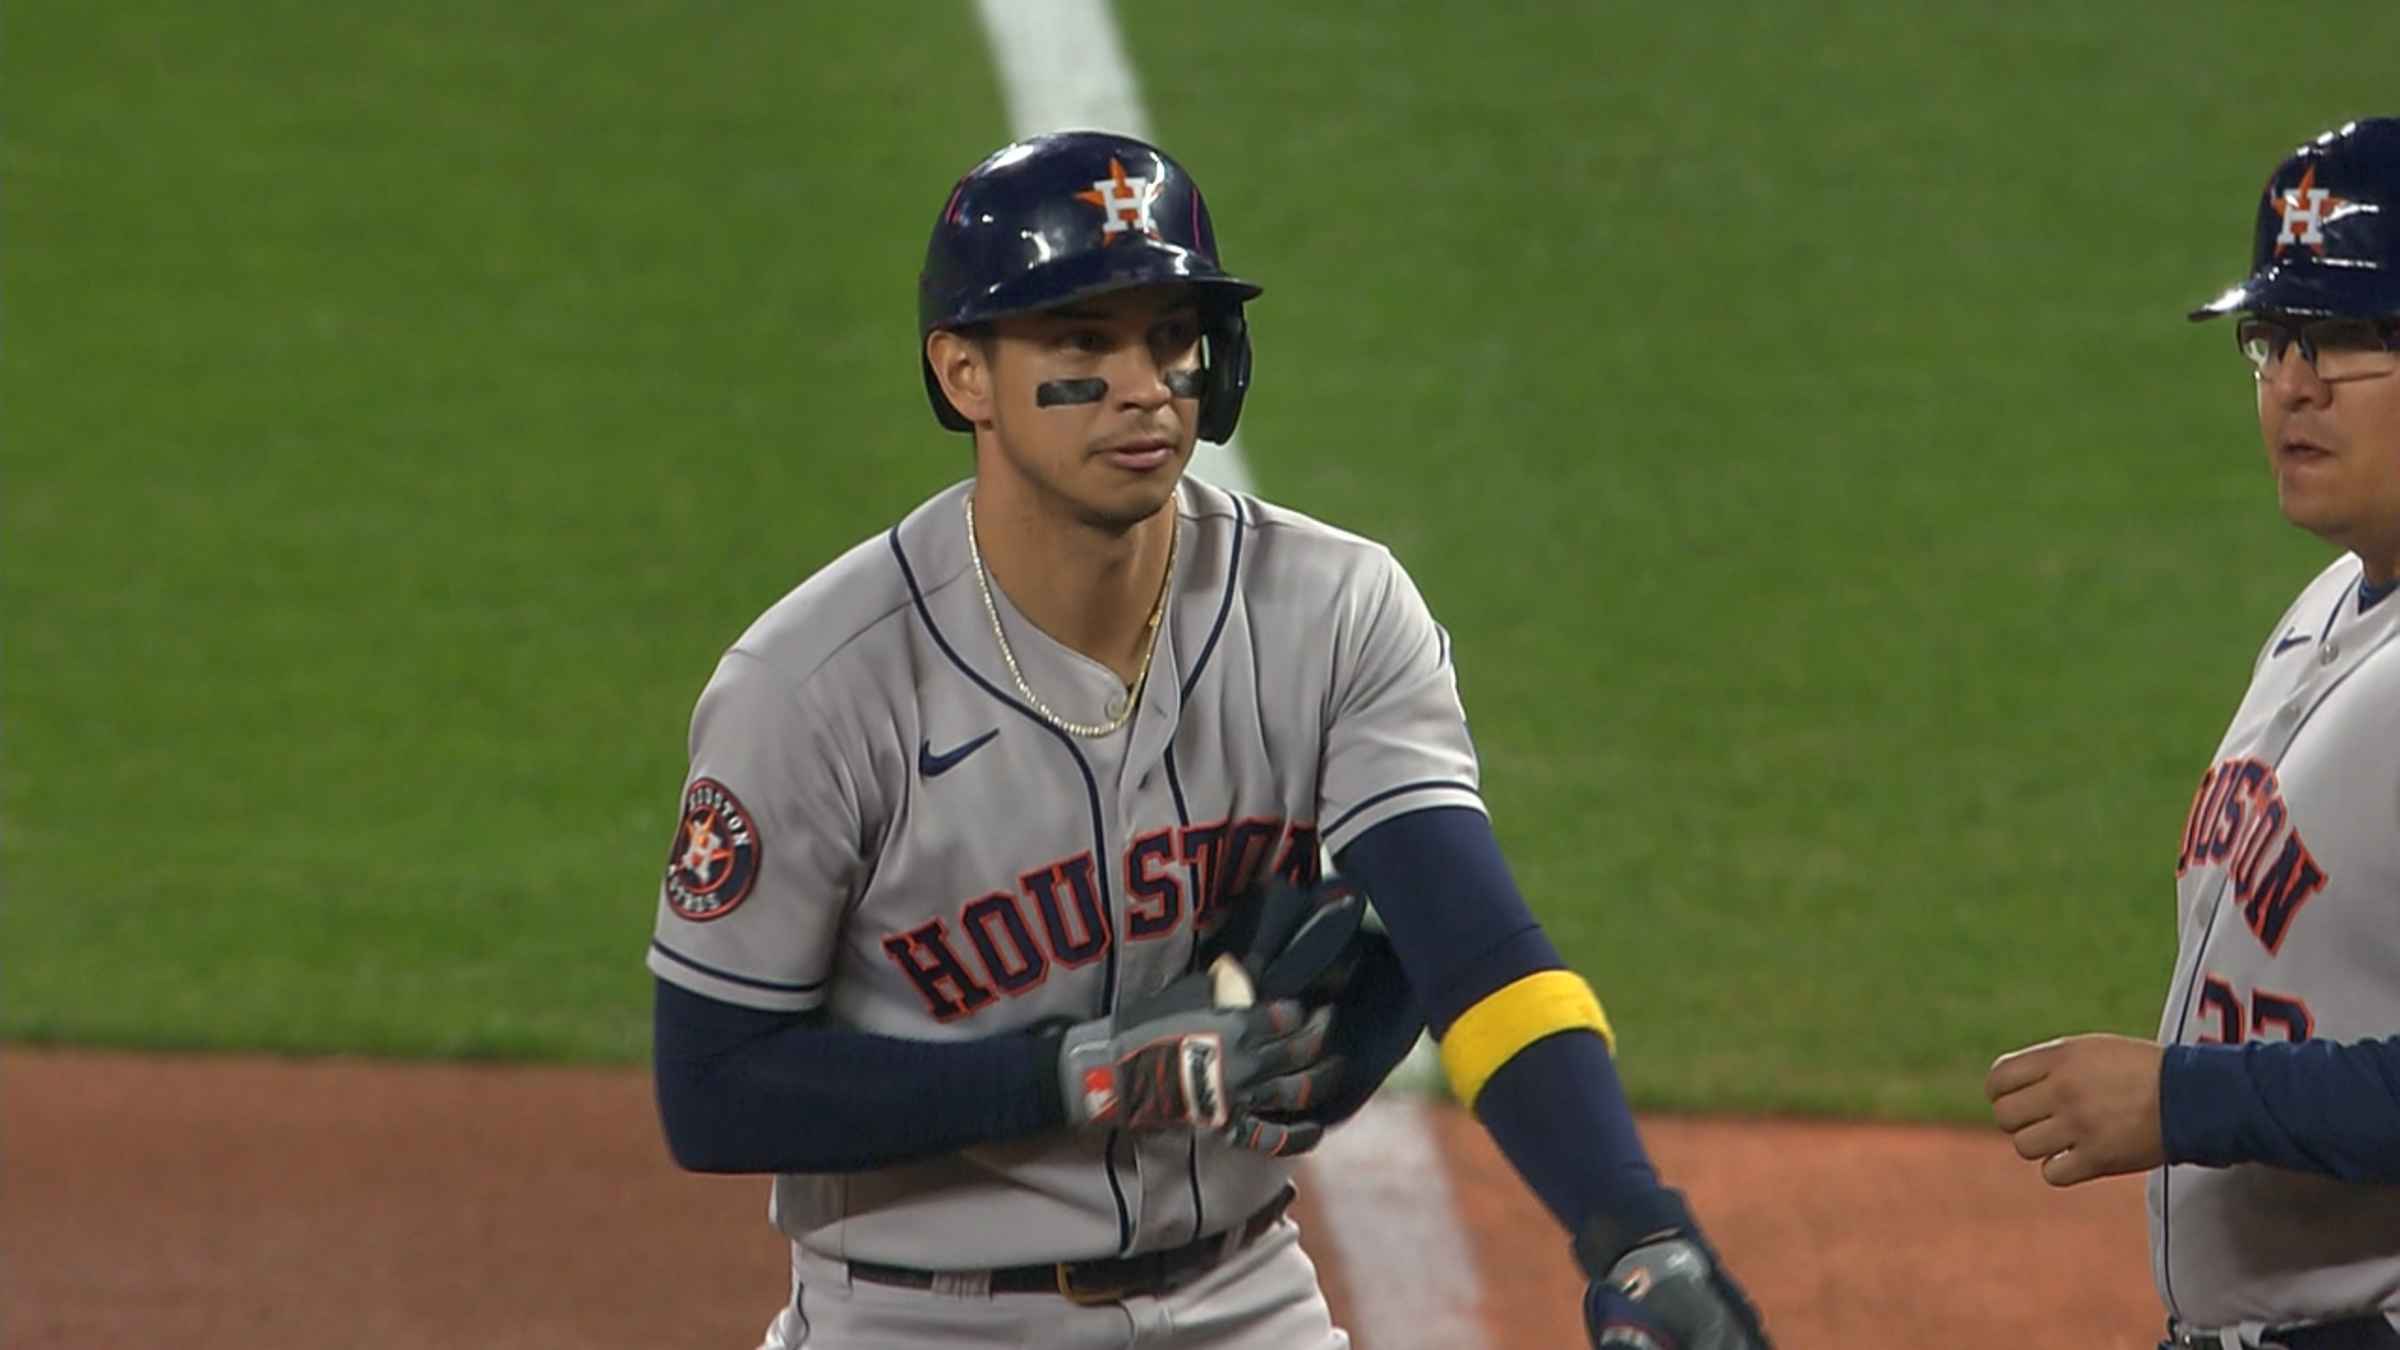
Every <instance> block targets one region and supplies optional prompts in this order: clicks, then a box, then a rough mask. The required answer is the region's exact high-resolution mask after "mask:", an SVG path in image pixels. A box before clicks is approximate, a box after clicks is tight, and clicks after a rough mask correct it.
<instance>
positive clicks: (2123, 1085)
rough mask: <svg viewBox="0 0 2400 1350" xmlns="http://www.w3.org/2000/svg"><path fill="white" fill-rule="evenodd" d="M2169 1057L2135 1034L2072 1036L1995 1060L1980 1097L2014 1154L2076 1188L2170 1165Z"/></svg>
mask: <svg viewBox="0 0 2400 1350" xmlns="http://www.w3.org/2000/svg"><path fill="white" fill-rule="evenodd" d="M2164 1058H2165V1051H2163V1050H2161V1049H2160V1048H2159V1046H2158V1045H2157V1044H2156V1043H2154V1042H2151V1041H2140V1040H2135V1039H2134V1038H2132V1037H2130V1036H2107V1035H2090V1036H2067V1037H2063V1038H2061V1039H2059V1040H2054V1041H2044V1042H2042V1043H2041V1044H2040V1045H2031V1046H2027V1047H2026V1048H2024V1049H2022V1050H2018V1051H2015V1052H2013V1053H2011V1054H2006V1055H2002V1056H2001V1057H2000V1058H1999V1059H1997V1060H1995V1061H1993V1063H1992V1071H1991V1073H1989V1074H1988V1075H1986V1076H1985V1077H1984V1080H1983V1095H1984V1096H1985V1098H1987V1099H1988V1100H1990V1102H1991V1104H1992V1119H1993V1121H1994V1122H1995V1123H1997V1124H1998V1125H1999V1126H2000V1128H2001V1129H2003V1130H2006V1131H2008V1135H2009V1140H2010V1142H2011V1143H2013V1144H2015V1145H2016V1149H2017V1156H2018V1157H2020V1158H2026V1159H2038V1160H2040V1162H2041V1164H2042V1180H2044V1181H2047V1182H2049V1183H2050V1184H2051V1185H2053V1186H2072V1185H2075V1184H2076V1183H2077V1182H2082V1181H2091V1180H2093V1179H2095V1178H2098V1177H2112V1176H2121V1175H2124V1174H2125V1173H2128V1172H2147V1171H2149V1170H2150V1169H2151V1168H2153V1167H2159V1166H2163V1165H2165V1163H2166V1160H2167V1156H2166V1143H2165V1140H2164V1138H2163V1136H2162V1133H2161V1129H2160V1126H2159V1121H2158V1068H2159V1063H2160V1061H2161V1060H2162V1059H2164Z"/></svg>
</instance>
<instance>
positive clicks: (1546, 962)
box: [1335, 806, 1659, 1232]
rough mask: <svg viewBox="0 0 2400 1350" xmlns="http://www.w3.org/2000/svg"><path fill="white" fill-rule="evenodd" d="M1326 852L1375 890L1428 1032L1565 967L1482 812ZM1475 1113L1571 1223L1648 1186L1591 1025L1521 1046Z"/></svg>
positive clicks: (1579, 1223)
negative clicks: (1514, 986)
mask: <svg viewBox="0 0 2400 1350" xmlns="http://www.w3.org/2000/svg"><path fill="white" fill-rule="evenodd" d="M1335 861H1336V864H1337V865H1338V866H1339V867H1340V869H1341V872H1342V875H1343V876H1345V877H1347V878H1349V879H1351V880H1353V881H1356V882H1357V883H1358V884H1359V885H1360V886H1362V887H1364V888H1365V890H1366V892H1367V895H1368V896H1369V897H1370V898H1372V899H1373V901H1374V903H1375V912H1376V913H1377V914H1379V915H1381V916H1382V917H1383V922H1384V926H1385V927H1386V928H1388V929H1389V930H1390V932H1391V939H1392V945H1393V947H1394V949H1396V950H1397V951H1398V952H1399V954H1400V964H1401V966H1402V967H1403V968H1404V969H1406V970H1407V972H1408V978H1409V983H1410V984H1412V985H1414V986H1415V987H1416V988H1417V989H1418V991H1419V992H1420V1001H1421V1002H1422V1004H1423V1006H1424V1009H1425V1013H1426V1020H1427V1022H1428V1023H1429V1024H1430V1025H1431V1027H1432V1029H1433V1033H1434V1035H1435V1037H1436V1038H1437V1039H1438V1038H1439V1037H1440V1036H1441V1035H1442V1034H1443V1033H1445V1032H1447V1031H1448V1030H1449V1029H1450V1024H1451V1023H1453V1022H1455V1021H1457V1020H1458V1017H1459V1015H1460V1014H1461V1013H1463V1012H1465V1011H1466V1010H1467V1009H1468V1008H1471V1007H1473V1006H1474V1005H1475V1004H1476V1003H1477V1002H1479V1001H1481V1000H1482V999H1483V998H1484V997H1485V996H1486V995H1488V994H1490V993H1492V992H1494V991H1495V990H1498V989H1500V988H1502V987H1503V986H1505V985H1508V984H1510V983H1513V982H1514V981H1516V980H1519V979H1522V978H1524V977H1525V976H1527V975H1531V974H1534V973H1536V972H1538V971H1544V970H1559V969H1563V968H1565V965H1566V963H1565V962H1564V961H1562V960H1560V959H1559V955H1558V949H1557V948H1555V947H1553V946H1552V945H1551V943H1550V939H1549V937H1548V936H1547V935H1546V934H1544V933H1543V932H1542V928H1541V924H1540V923H1539V922H1538V921H1536V920H1535V918H1534V917H1533V911H1532V910H1531V909H1529V908H1528V907H1527V906H1526V904H1525V897H1524V896H1523V895H1522V894H1520V893H1519V892H1518V890H1517V883H1516V879H1515V878H1514V877H1512V876H1510V875H1509V871H1508V863H1507V860H1506V859H1504V858H1502V857H1501V855H1500V841H1499V840H1498V839H1497V838H1495V837H1494V836H1493V834H1492V825H1491V821H1490V820H1489V819H1487V818H1486V817H1485V816H1484V814H1483V813H1482V812H1481V811H1477V810H1474V809H1472V808H1470V807H1463V806H1443V807H1431V808H1428V809H1426V810H1423V811H1412V812H1410V813H1409V814H1407V815H1404V816H1396V817H1394V818H1392V819H1390V820H1387V821H1384V822H1383V823H1382V824H1379V825H1377V826H1375V827H1374V828H1373V829H1370V830H1368V831H1367V832H1366V833H1364V834H1362V835H1360V836H1359V837H1358V838H1357V839H1355V840H1353V841H1352V842H1351V843H1350V845H1349V846H1348V847H1346V848H1344V849H1343V850H1342V853H1341V856H1340V857H1339V858H1337V859H1336V860H1335ZM1475 1114H1476V1116H1477V1117H1478V1118H1479V1119H1481V1120H1482V1121H1483V1124H1484V1128H1485V1129H1487V1130H1488V1131H1490V1132H1491V1136H1492V1141H1493V1142H1494V1143H1496V1144H1498V1145H1499V1146H1500V1151H1501V1152H1502V1153H1503V1154H1505V1155H1507V1157H1508V1160H1509V1162H1510V1163H1511V1164H1512V1165H1514V1166H1515V1167H1516V1169H1517V1172H1518V1174H1519V1175H1521V1176H1523V1177H1524V1178H1525V1182H1526V1184H1527V1185H1528V1186H1530V1187H1531V1188H1532V1189H1533V1191H1534V1193H1535V1194H1536V1195H1539V1196H1540V1197H1541V1199H1542V1203H1543V1204H1544V1205H1546V1206H1548V1207H1549V1209H1550V1212H1551V1213H1552V1214H1553V1215H1555V1216H1557V1218H1558V1221H1559V1222H1560V1224H1562V1225H1563V1226H1564V1227H1565V1228H1566V1229H1567V1230H1568V1231H1569V1232H1578V1231H1580V1230H1581V1229H1582V1227H1583V1226H1584V1224H1585V1223H1586V1222H1587V1221H1588V1220H1589V1219H1590V1218H1591V1217H1592V1216H1593V1215H1595V1214H1599V1213H1603V1212H1608V1211H1610V1210H1613V1209H1615V1208H1616V1207H1617V1206H1618V1205H1619V1204H1620V1203H1621V1202H1622V1201H1623V1199H1624V1197H1625V1196H1627V1195H1628V1194H1631V1193H1635V1192H1640V1191H1649V1190H1655V1189H1657V1187H1658V1185H1659V1180H1658V1173H1657V1171H1656V1170H1655V1169H1654V1168H1653V1167H1652V1166H1651V1164H1650V1159H1649V1156H1648V1155H1647V1154H1646V1153H1644V1152H1643V1150H1642V1141H1641V1136H1640V1134H1639V1133H1638V1132H1637V1131H1636V1130H1635V1128H1634V1123H1633V1114H1632V1112H1631V1111H1629V1110H1628V1109H1627V1108H1626V1105H1625V1091H1624V1088H1623V1086H1622V1085H1621V1084H1620V1083H1619V1082H1618V1081H1617V1069H1616V1065H1615V1063H1614V1062H1613V1061H1612V1060H1611V1059H1610V1057H1609V1053H1608V1043H1607V1042H1606V1041H1603V1040H1601V1039H1600V1037H1599V1035H1598V1034H1597V1033H1595V1032H1591V1031H1585V1030H1575V1031H1564V1032H1560V1033H1558V1034H1556V1035H1552V1036H1548V1037H1545V1038H1543V1039H1541V1040H1539V1041H1536V1042H1534V1043H1533V1044H1532V1045H1530V1046H1527V1047H1526V1048H1525V1049H1524V1050H1521V1051H1519V1052H1518V1053H1517V1054H1516V1055H1515V1056H1514V1057H1512V1058H1511V1059H1510V1060H1509V1061H1508V1063H1507V1064H1505V1065H1503V1066H1501V1068H1500V1070H1499V1071H1498V1072H1497V1073H1495V1074H1493V1075H1492V1077H1491V1078H1490V1079H1489V1080H1488V1081H1487V1082H1486V1083H1485V1084H1484V1087H1483V1091H1482V1093H1481V1095H1479V1096H1478V1097H1477V1098H1476V1101H1475Z"/></svg>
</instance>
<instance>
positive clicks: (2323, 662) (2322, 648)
mask: <svg viewBox="0 0 2400 1350" xmlns="http://www.w3.org/2000/svg"><path fill="white" fill-rule="evenodd" d="M2341 655H2342V644H2340V643H2338V642H2336V641H2334V640H2333V639H2332V638H2327V639H2325V640H2324V641H2323V642H2321V643H2319V644H2317V664H2318V665H2320V666H2330V665H2332V664H2333V663H2334V662H2335V661H2338V660H2340V659H2341Z"/></svg>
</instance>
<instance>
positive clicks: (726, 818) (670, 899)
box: [665, 778, 760, 923]
mask: <svg viewBox="0 0 2400 1350" xmlns="http://www.w3.org/2000/svg"><path fill="white" fill-rule="evenodd" d="M759 860H760V854H759V844H758V827H757V825H756V823H755V821H754V820H753V818H752V816H751V815H750V812H749V811H748V810H746V809H745V808H744V807H743V806H742V803H741V799H740V798H738V797H736V796H734V795H733V792H732V791H731V790H730V789H728V788H727V787H726V786H725V785H724V784H723V783H720V782H718V781H717V780H715V779H713V778H696V779H693V780H692V785H691V787H690V788H688V789H686V790H685V792H684V794H683V819H682V822H681V823H680V824H678V825H677V826H676V829H675V846H674V847H673V848H671V849H669V850H667V877H666V886H665V895H666V902H667V908H668V910H669V911H670V912H672V913H673V914H675V915H676V917H678V918H683V919H688V920H691V921H692V922H694V923H706V922H708V921H709V920H710V919H721V918H723V917H725V916H726V915H728V914H731V913H732V912H733V911H734V908H735V907H736V906H738V905H740V904H741V903H742V901H743V900H744V899H745V898H746V897H748V895H749V894H750V889H751V887H753V886H755V885H757V884H758V869H759Z"/></svg>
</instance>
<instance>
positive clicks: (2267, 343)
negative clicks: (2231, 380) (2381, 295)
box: [2233, 314, 2400, 382]
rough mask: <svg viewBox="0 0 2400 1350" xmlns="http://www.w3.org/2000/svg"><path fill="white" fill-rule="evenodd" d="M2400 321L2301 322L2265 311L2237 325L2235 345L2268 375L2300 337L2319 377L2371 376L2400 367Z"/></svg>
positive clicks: (2257, 371)
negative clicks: (2397, 341)
mask: <svg viewBox="0 0 2400 1350" xmlns="http://www.w3.org/2000/svg"><path fill="white" fill-rule="evenodd" d="M2395 333H2400V325H2396V324H2395V323H2394V321H2393V320H2390V319H2313V320H2310V321H2308V322H2306V323H2296V322H2294V321H2292V320H2289V319H2273V318H2268V317H2266V316H2265V315H2261V314H2250V315H2245V316H2243V317H2242V319H2241V320H2240V321H2239V322H2238V323H2236V324H2234V326H2233V345H2234V346H2236V347H2239V348H2241V351H2242V355H2243V356H2246V357H2248V358H2249V359H2250V370H2251V373H2252V374H2254V375H2256V376H2257V377H2258V378H2259V379H2262V380H2263V379H2265V378H2267V371H2268V368H2269V367H2271V366H2273V365H2275V364H2276V363H2277V362H2279V361H2281V360H2282V359H2283V354H2284V353H2285V352H2287V351H2289V350H2290V349H2291V346H2292V344H2293V343H2294V342H2295V341H2297V342H2298V343H2299V344H2300V359H2301V360H2303V361H2306V362H2308V364H2309V368H2310V369H2312V370H2314V371H2316V372H2317V378H2318V379H2320V380H2325V381H2328V382H2330V381H2334V380H2371V379H2374V378H2375V377H2376V376H2378V375H2389V374H2391V373H2392V372H2393V371H2395V370H2400V351H2395V350H2393V347H2392V339H2393V337H2394V335H2395Z"/></svg>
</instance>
